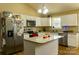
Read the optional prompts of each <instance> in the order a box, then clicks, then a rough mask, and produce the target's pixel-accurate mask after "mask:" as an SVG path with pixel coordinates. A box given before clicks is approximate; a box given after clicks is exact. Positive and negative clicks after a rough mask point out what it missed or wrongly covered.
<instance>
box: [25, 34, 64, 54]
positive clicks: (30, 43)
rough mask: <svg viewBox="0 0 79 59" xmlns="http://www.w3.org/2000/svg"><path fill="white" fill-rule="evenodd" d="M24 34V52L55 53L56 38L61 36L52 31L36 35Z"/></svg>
mask: <svg viewBox="0 0 79 59" xmlns="http://www.w3.org/2000/svg"><path fill="white" fill-rule="evenodd" d="M27 35H28V34H26V33H25V34H24V46H25V48H24V50H25V51H24V54H28V55H57V54H58V39H59V38H61V37H63V36H59V35H57V34H52V33H39V35H38V36H37V37H27Z"/></svg>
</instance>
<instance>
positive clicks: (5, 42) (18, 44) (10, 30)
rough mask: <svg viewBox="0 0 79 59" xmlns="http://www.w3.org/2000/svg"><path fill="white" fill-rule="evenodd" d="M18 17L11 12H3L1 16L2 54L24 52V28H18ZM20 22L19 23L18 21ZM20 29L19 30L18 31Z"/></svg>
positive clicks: (0, 47)
mask: <svg viewBox="0 0 79 59" xmlns="http://www.w3.org/2000/svg"><path fill="white" fill-rule="evenodd" d="M16 21H17V20H16V17H15V16H14V15H13V14H12V13H11V12H6V11H4V12H2V13H1V16H0V42H1V43H0V50H1V52H0V54H5V55H7V54H14V53H16V52H19V51H23V49H24V47H23V33H19V34H18V32H20V30H21V29H22V28H20V27H18V25H20V24H17V23H16ZM17 22H18V21H17ZM17 29H18V30H17Z"/></svg>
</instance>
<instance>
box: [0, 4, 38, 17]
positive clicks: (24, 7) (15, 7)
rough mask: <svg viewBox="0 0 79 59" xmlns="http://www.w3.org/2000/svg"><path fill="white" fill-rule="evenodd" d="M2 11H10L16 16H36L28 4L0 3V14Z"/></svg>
mask: <svg viewBox="0 0 79 59" xmlns="http://www.w3.org/2000/svg"><path fill="white" fill-rule="evenodd" d="M2 11H11V12H14V13H18V14H26V15H31V16H38V15H37V13H36V12H35V11H34V10H33V9H32V8H30V7H29V5H28V4H23V3H0V12H2Z"/></svg>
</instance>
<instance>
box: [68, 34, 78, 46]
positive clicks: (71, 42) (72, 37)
mask: <svg viewBox="0 0 79 59" xmlns="http://www.w3.org/2000/svg"><path fill="white" fill-rule="evenodd" d="M68 46H73V47H77V46H78V39H77V34H68Z"/></svg>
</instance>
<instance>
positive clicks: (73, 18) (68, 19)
mask: <svg viewBox="0 0 79 59" xmlns="http://www.w3.org/2000/svg"><path fill="white" fill-rule="evenodd" d="M61 24H62V26H77V14H69V15H64V16H61Z"/></svg>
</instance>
